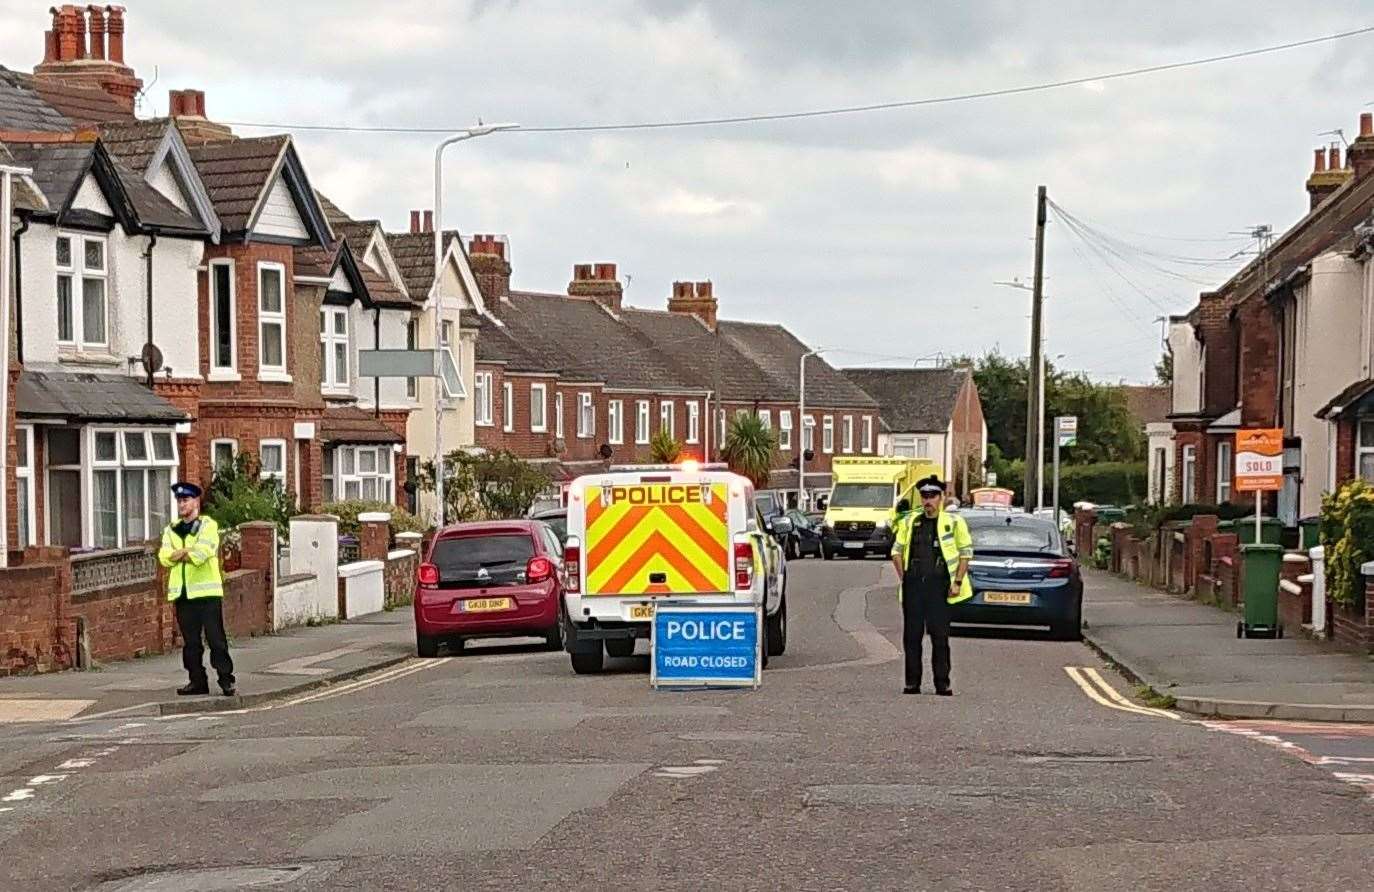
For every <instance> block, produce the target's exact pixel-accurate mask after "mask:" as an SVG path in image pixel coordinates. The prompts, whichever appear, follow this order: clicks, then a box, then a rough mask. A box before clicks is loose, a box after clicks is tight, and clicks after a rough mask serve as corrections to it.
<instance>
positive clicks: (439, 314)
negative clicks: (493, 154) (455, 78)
mask: <svg viewBox="0 0 1374 892" xmlns="http://www.w3.org/2000/svg"><path fill="white" fill-rule="evenodd" d="M519 126H520V125H519V124H479V125H477V126H476V127H469V128H468V129H466V130H462V131H459V132H458V133H455V134H453V135H452V136H450V137H448V138H447V139H445V140H444V141H443V142H441V143H439V145H438V146H436V147H435V149H434V360H435V364H434V365H435V367H434V371H435V373H436V374H435V379H434V493H435V495H436V496H437V497H438V502H439V508H438V513H437V515H436V517H437V522H436V524H435V526H436V527H438V528H442V527H443V526H444V448H443V446H444V396H443V394H444V382H443V380H442V376H443V365H442V363H441V362H440V359H439V351H440V350H441V349H443V345H442V340H443V331H444V327H443V326H444V322H443V315H444V314H443V308H444V299H443V290H442V288H441V287H440V284H439V282H440V277H441V275H442V273H443V266H444V222H443V221H444V149H447V148H448V147H449V146H451V145H453V144H454V143H456V142H463V141H464V140H468V139H474V138H476V137H478V136H486V135H487V134H489V133H496V132H498V131H502V130H515V129H517V128H518V127H519ZM458 373H459V374H460V375H461V374H462V369H459V370H458Z"/></svg>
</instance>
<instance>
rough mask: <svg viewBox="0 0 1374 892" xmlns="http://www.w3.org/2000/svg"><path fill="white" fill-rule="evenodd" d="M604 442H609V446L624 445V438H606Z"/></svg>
mask: <svg viewBox="0 0 1374 892" xmlns="http://www.w3.org/2000/svg"><path fill="white" fill-rule="evenodd" d="M606 442H607V444H609V445H611V446H624V445H625V441H624V440H607V441H606Z"/></svg>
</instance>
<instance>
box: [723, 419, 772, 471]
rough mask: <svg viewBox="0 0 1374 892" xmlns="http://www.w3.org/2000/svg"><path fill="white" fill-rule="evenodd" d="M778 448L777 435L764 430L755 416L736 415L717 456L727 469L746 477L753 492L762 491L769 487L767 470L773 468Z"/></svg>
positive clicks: (767, 429)
mask: <svg viewBox="0 0 1374 892" xmlns="http://www.w3.org/2000/svg"><path fill="white" fill-rule="evenodd" d="M777 447H778V438H777V436H776V435H775V434H774V433H773V431H772V430H771V429H770V428H767V427H764V425H763V421H762V420H760V419H759V417H758V416H757V415H736V416H735V419H734V420H733V421H731V422H730V429H729V430H728V431H726V433H725V446H724V447H723V448H722V449H721V451H720V454H721V457H723V458H724V459H725V461H726V463H727V464H729V465H730V470H732V471H734V472H735V473H736V474H739V475H740V476H742V477H747V478H748V479H749V482H751V483H753V484H754V488H755V489H762V488H763V487H765V486H767V485H768V471H769V469H771V468H772V467H773V452H774V450H775V449H777Z"/></svg>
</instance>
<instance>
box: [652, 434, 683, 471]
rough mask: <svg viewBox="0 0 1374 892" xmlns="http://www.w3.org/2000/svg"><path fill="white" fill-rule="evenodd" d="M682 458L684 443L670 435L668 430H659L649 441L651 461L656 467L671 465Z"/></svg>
mask: <svg viewBox="0 0 1374 892" xmlns="http://www.w3.org/2000/svg"><path fill="white" fill-rule="evenodd" d="M681 457H682V443H681V442H680V441H679V440H677V439H676V438H674V437H673V435H672V434H670V433H668V430H667V428H659V431H658V433H656V434H654V438H653V439H652V440H650V441H649V461H651V462H653V463H654V464H656V465H671V464H675V463H676V462H677V460H678V459H679V458H681Z"/></svg>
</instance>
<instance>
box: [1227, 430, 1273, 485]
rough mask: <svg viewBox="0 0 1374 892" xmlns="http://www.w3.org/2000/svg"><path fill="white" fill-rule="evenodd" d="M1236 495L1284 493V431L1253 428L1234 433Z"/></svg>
mask: <svg viewBox="0 0 1374 892" xmlns="http://www.w3.org/2000/svg"><path fill="white" fill-rule="evenodd" d="M1235 489H1236V492H1271V491H1274V490H1279V489H1283V431H1282V430H1281V429H1279V428H1267V427H1265V428H1252V429H1249V430H1239V431H1236V473H1235Z"/></svg>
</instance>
